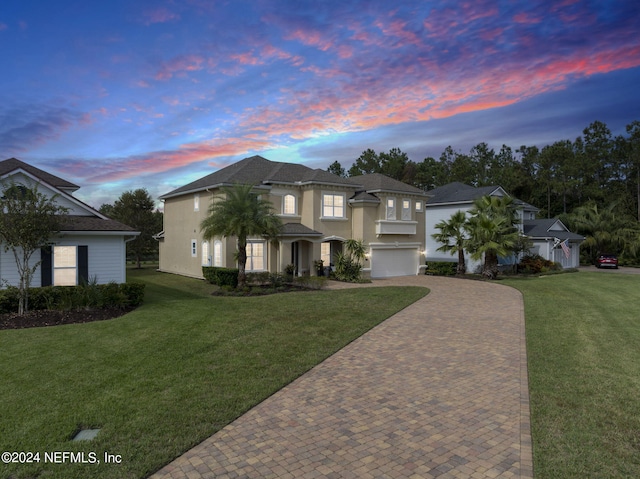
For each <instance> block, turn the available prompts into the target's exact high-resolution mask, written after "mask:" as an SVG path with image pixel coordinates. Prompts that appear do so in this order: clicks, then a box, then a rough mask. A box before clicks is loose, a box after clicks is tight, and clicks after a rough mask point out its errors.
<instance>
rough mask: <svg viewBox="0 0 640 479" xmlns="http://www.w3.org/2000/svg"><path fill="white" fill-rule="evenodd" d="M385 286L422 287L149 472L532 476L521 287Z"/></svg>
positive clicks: (432, 282)
mask: <svg viewBox="0 0 640 479" xmlns="http://www.w3.org/2000/svg"><path fill="white" fill-rule="evenodd" d="M396 284H402V285H423V286H426V287H428V288H430V289H431V293H430V294H429V295H428V296H426V297H425V298H424V299H422V300H420V301H418V302H416V303H414V304H413V305H411V306H409V307H408V308H406V309H404V310H403V311H401V312H399V313H398V314H396V315H394V316H392V317H391V318H389V319H388V320H387V321H385V322H384V323H382V324H381V325H379V326H378V327H376V328H374V329H372V330H371V331H370V332H369V333H367V334H365V335H364V336H362V337H361V338H359V339H358V340H356V341H354V342H353V343H351V344H350V345H349V346H347V347H345V348H344V349H342V350H341V351H339V352H338V353H336V354H335V355H333V356H331V357H330V358H329V359H327V360H326V361H324V362H323V363H322V364H320V365H318V366H317V367H315V368H314V369H312V370H311V371H309V372H308V373H307V374H305V375H303V376H301V377H300V378H299V379H297V380H296V381H294V382H293V383H291V384H290V385H289V386H287V387H285V388H284V389H282V390H280V391H279V392H278V393H276V394H274V395H273V396H271V397H270V398H268V399H267V400H265V401H264V402H262V403H261V404H259V405H258V406H256V407H255V408H253V409H252V410H251V411H249V412H248V413H247V414H245V415H243V416H242V417H240V418H239V419H237V420H236V421H235V422H233V423H232V424H230V425H228V426H227V427H225V428H224V429H222V430H221V431H219V432H218V433H217V434H215V435H213V436H212V437H210V438H209V439H207V440H205V441H204V442H203V443H201V444H200V445H198V446H196V447H195V448H193V449H192V450H190V451H188V452H187V453H185V454H184V455H183V456H181V457H179V458H177V459H176V460H175V461H173V462H172V463H171V464H169V465H167V466H166V467H165V468H163V469H162V470H161V471H159V472H158V473H156V474H155V475H153V476H152V477H153V478H154V479H159V478H172V479H174V478H199V477H211V478H214V477H215V478H235V477H238V478H320V477H326V478H340V479H346V478H357V479H367V478H435V477H439V478H474V479H479V478H494V477H504V478H511V477H514V478H516V477H517V478H531V477H533V472H532V468H533V466H532V455H531V437H530V428H529V395H528V389H527V388H528V384H527V370H526V350H525V338H524V312H523V303H522V297H521V296H520V293H519V292H517V291H516V290H514V289H511V288H508V287H505V286H501V285H497V284H492V283H486V282H479V281H469V280H459V279H449V278H437V277H432V276H415V277H403V278H395V279H387V280H381V281H375V282H374V284H373V285H372V286H384V285H396ZM332 287H334V288H337V287H344V285H340V284H337V285H333V286H332Z"/></svg>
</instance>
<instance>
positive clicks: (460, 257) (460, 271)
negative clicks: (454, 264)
mask: <svg viewBox="0 0 640 479" xmlns="http://www.w3.org/2000/svg"><path fill="white" fill-rule="evenodd" d="M456 272H457V273H458V274H465V273H466V272H467V265H466V264H465V261H464V249H462V248H460V249H459V250H458V268H457V271H456Z"/></svg>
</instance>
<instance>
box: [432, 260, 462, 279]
mask: <svg viewBox="0 0 640 479" xmlns="http://www.w3.org/2000/svg"><path fill="white" fill-rule="evenodd" d="M427 266H428V267H427V273H428V274H433V275H436V276H454V275H455V274H456V271H457V269H458V263H457V262H450V261H427Z"/></svg>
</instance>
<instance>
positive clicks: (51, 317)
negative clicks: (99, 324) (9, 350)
mask: <svg viewBox="0 0 640 479" xmlns="http://www.w3.org/2000/svg"><path fill="white" fill-rule="evenodd" d="M133 309H135V308H132V307H130V308H105V309H92V310H70V311H57V310H38V311H27V312H26V313H25V314H24V315H22V316H19V315H18V313H5V314H0V330H2V329H26V328H39V327H44V326H58V325H61V324H74V323H90V322H92V321H104V320H105V319H113V318H117V317H120V316H122V315H124V314H127V313H128V312H130V311H132V310H133Z"/></svg>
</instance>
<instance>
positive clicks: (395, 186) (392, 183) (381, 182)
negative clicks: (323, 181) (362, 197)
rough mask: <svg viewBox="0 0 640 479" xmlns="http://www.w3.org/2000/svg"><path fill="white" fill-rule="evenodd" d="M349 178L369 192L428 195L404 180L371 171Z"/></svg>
mask: <svg viewBox="0 0 640 479" xmlns="http://www.w3.org/2000/svg"><path fill="white" fill-rule="evenodd" d="M349 180H351V181H353V182H354V183H358V184H360V185H362V186H363V187H364V191H366V192H367V193H377V192H382V191H384V192H390V193H406V194H411V195H418V196H426V193H425V192H424V191H422V190H421V189H420V188H416V187H415V186H411V185H408V184H406V183H403V182H402V181H398V180H395V179H393V178H391V177H389V176H386V175H383V174H380V173H370V174H368V175H360V176H352V177H350V178H349Z"/></svg>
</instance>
